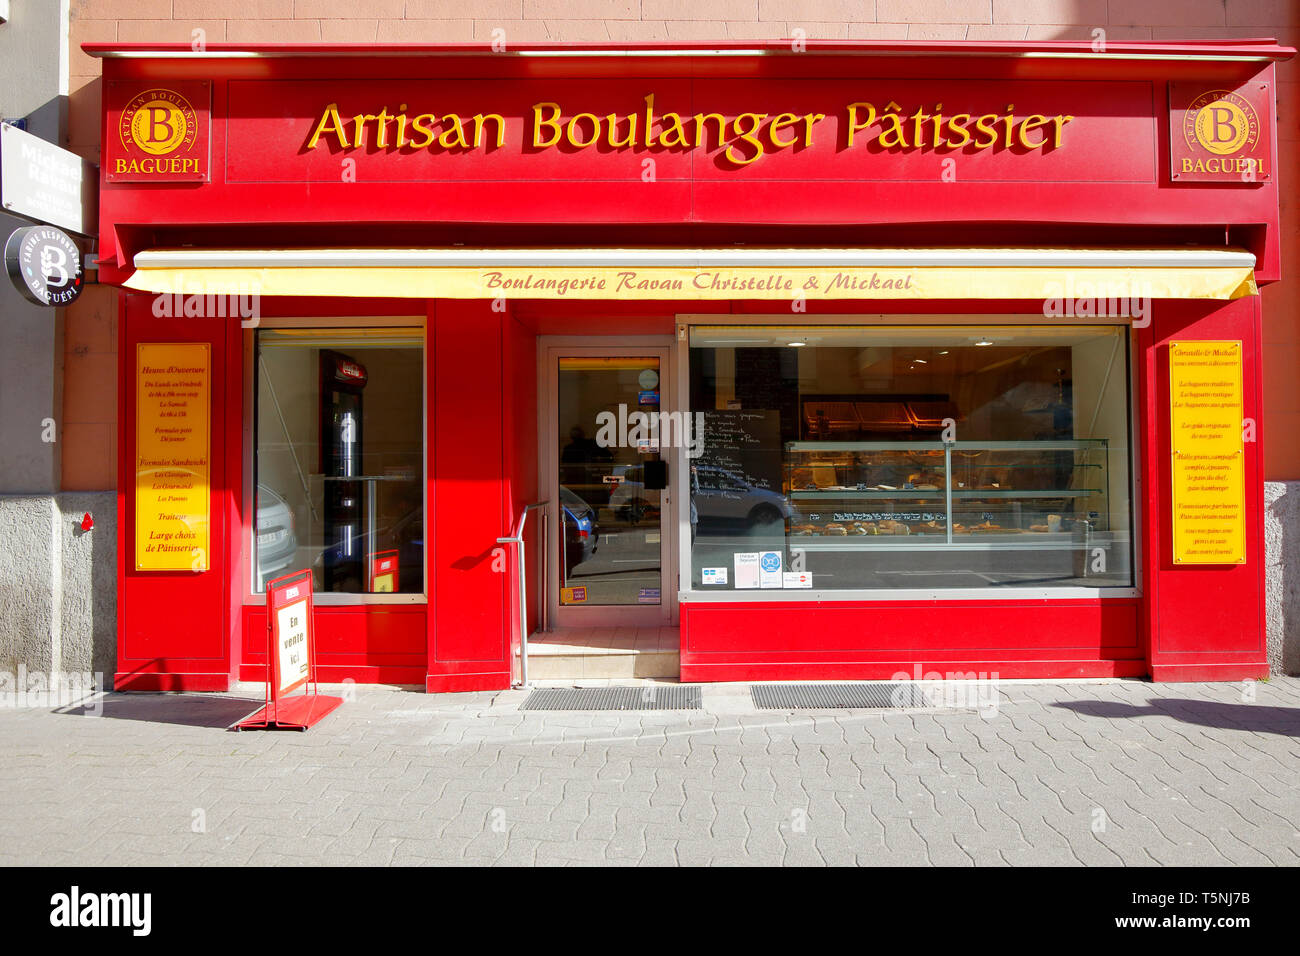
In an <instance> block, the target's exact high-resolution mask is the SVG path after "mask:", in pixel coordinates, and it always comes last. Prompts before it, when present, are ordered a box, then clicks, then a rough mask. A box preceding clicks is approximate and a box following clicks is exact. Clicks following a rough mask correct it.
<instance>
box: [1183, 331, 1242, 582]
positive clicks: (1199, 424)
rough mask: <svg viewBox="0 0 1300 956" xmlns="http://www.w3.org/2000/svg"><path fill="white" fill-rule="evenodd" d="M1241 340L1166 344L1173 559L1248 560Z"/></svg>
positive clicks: (1200, 561)
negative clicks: (1170, 447)
mask: <svg viewBox="0 0 1300 956" xmlns="http://www.w3.org/2000/svg"><path fill="white" fill-rule="evenodd" d="M1241 367H1242V361H1241V343H1240V342H1172V343H1170V345H1169V408H1170V413H1169V422H1170V440H1171V442H1172V445H1173V447H1172V449H1171V451H1172V452H1173V501H1172V506H1173V507H1172V511H1173V521H1174V561H1175V562H1176V563H1178V564H1245V563H1246V454H1245V444H1244V442H1243V436H1242V431H1243V428H1244V426H1245V422H1244V408H1243V406H1242V394H1241V392H1242V384H1241V378H1242V374H1241Z"/></svg>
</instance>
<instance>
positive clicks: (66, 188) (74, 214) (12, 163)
mask: <svg viewBox="0 0 1300 956" xmlns="http://www.w3.org/2000/svg"><path fill="white" fill-rule="evenodd" d="M98 188H99V173H98V171H97V170H96V169H95V166H94V164H93V163H90V162H87V161H86V160H84V159H82V158H81V157H80V156H78V155H77V154H76V153H74V152H71V151H70V150H66V149H63V148H62V147H59V146H55V145H54V144H53V143H47V142H46V141H45V140H43V139H41V138H40V137H39V136H33V135H32V134H31V133H29V132H27V131H26V130H23V129H19V128H18V127H16V126H10V125H9V124H8V123H0V204H3V206H4V211H5V212H7V213H11V214H12V215H15V216H23V217H25V218H27V219H34V220H36V221H37V222H44V223H49V224H50V225H52V226H58V227H59V228H60V229H67V230H68V231H70V232H76V233H80V234H81V235H83V236H89V235H93V234H94V233H95V232H96V230H97V229H98V222H97V220H98V218H99V213H98V210H97V208H96V190H97V189H98Z"/></svg>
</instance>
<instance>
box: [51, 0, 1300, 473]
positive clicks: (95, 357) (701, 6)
mask: <svg viewBox="0 0 1300 956" xmlns="http://www.w3.org/2000/svg"><path fill="white" fill-rule="evenodd" d="M71 17H72V21H71V46H72V50H71V62H70V72H71V74H72V76H71V83H70V93H71V102H70V113H69V140H70V144H69V145H70V146H71V148H72V149H75V150H77V151H78V152H80V153H82V154H83V155H85V156H87V157H89V158H91V159H94V160H96V161H97V160H98V156H99V117H100V94H101V82H100V76H99V74H100V63H99V61H98V60H96V59H94V58H93V57H89V56H86V55H85V54H84V53H82V52H81V44H82V43H86V42H90V41H110V40H112V41H118V42H123V43H135V42H141V43H142V42H185V43H193V42H195V41H198V40H201V41H205V42H217V41H231V42H255V41H279V42H327V43H343V42H352V43H358V42H360V43H372V42H404V43H420V42H422V43H433V42H466V41H482V42H484V43H489V42H491V41H492V39H493V31H494V30H497V29H500V30H504V31H505V38H506V42H507V43H511V42H514V43H523V42H529V41H539V40H549V41H570V42H595V41H604V42H610V41H612V42H616V43H621V42H632V41H655V40H660V41H663V40H674V41H677V40H704V41H707V40H719V39H731V40H753V39H781V38H786V37H790V36H793V35H795V34H794V31H795V30H796V29H801V30H803V31H804V34H805V35H806V36H807V37H809V38H811V39H898V40H902V39H909V40H1025V39H1031V40H1066V39H1093V38H1094V31H1095V30H1097V29H1101V30H1104V31H1105V35H1106V38H1107V39H1108V40H1149V39H1155V40H1167V39H1199V38H1207V37H1275V38H1277V39H1278V40H1279V41H1280V42H1282V43H1285V44H1288V45H1290V46H1300V2H1298V0H71ZM197 31H201V32H197ZM1278 80H1279V83H1278V117H1277V122H1278V135H1279V139H1280V143H1279V146H1280V153H1281V156H1280V169H1279V170H1278V175H1279V181H1280V183H1281V184H1282V186H1283V192H1282V242H1283V253H1284V257H1285V258H1284V262H1283V273H1284V275H1286V276H1287V277H1288V278H1287V279H1286V280H1284V281H1282V282H1279V283H1276V284H1274V285H1273V286H1270V287H1269V288H1268V289H1266V290H1265V292H1264V315H1265V323H1264V334H1265V345H1266V357H1265V400H1264V409H1265V421H1264V424H1263V428H1264V431H1265V433H1266V438H1265V441H1266V455H1267V458H1266V476H1267V477H1268V478H1269V479H1270V480H1273V481H1283V480H1294V479H1300V441H1297V440H1296V438H1295V436H1296V435H1297V434H1300V374H1297V370H1298V369H1300V218H1298V216H1297V201H1296V196H1297V195H1300V193H1297V190H1296V187H1295V184H1296V183H1297V179H1298V177H1300V150H1298V149H1297V140H1298V139H1300V132H1298V130H1300V124H1297V110H1296V104H1297V99H1298V94H1300V60H1292V61H1291V62H1289V63H1284V64H1282V65H1280V66H1279V68H1278ZM114 302H115V293H114V292H113V291H112V290H110V289H105V288H96V287H93V286H92V287H91V288H89V289H88V290H87V293H86V294H85V295H84V296H83V297H82V299H81V300H80V301H79V302H78V303H77V304H76V305H75V306H74V307H73V308H70V309H69V310H68V322H67V337H66V349H67V355H66V359H67V364H66V368H65V376H64V382H65V386H64V430H63V435H64V450H63V485H64V487H65V488H67V489H70V490H104V489H110V488H113V487H114V485H115V483H116V478H115V476H116V470H115V469H116V448H117V443H116V440H115V429H116V421H115V417H116V409H117V402H116V397H115V395H116V382H115V378H116V355H115V343H116V331H115V312H116V308H115V304H114Z"/></svg>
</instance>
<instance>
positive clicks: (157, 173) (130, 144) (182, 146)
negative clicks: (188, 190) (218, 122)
mask: <svg viewBox="0 0 1300 956" xmlns="http://www.w3.org/2000/svg"><path fill="white" fill-rule="evenodd" d="M211 99H212V84H211V83H210V82H209V81H207V80H193V81H180V82H173V81H167V82H166V83H165V84H164V85H159V86H154V87H149V88H144V89H142V88H141V86H140V84H139V83H111V84H109V104H110V105H109V120H110V124H109V125H110V130H111V129H113V128H116V135H113V133H112V132H110V133H109V136H108V138H107V141H106V143H105V162H104V167H105V169H104V176H105V179H107V180H108V181H109V182H124V183H130V182H135V183H142V182H146V183H147V182H207V181H208V179H209V176H210V159H209V148H208V147H209V137H210V126H211V116H210V113H211Z"/></svg>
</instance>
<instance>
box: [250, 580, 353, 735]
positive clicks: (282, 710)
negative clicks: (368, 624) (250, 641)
mask: <svg viewBox="0 0 1300 956" xmlns="http://www.w3.org/2000/svg"><path fill="white" fill-rule="evenodd" d="M313 591H314V587H313V585H312V574H311V570H310V569H305V570H302V571H294V572H292V573H290V574H286V575H284V576H282V577H279V578H276V579H275V580H274V581H270V582H268V583H267V585H266V612H267V613H266V616H267V665H266V666H267V675H266V704H265V705H264V706H263V707H262V708H261V709H260V710H258V711H257V712H256V713H254V714H253V715H252V716H250V717H247V718H245V719H244V720H241V721H239V723H237V724H236V725H235V729H237V730H254V729H259V730H260V729H265V728H268V727H288V728H294V729H297V730H306V729H307V728H308V727H310V726H312V725H313V724H315V723H317V722H318V721H319V720H320V719H321V718H323V717H324V716H325V715H326V714H328V713H330V712H331V711H332V710H334V709H335V708H336V707H338V706H339V705H340V704H342V703H343V700H342V698H340V697H330V696H327V695H325V694H320V693H314V692H312V691H311V690H307V691H304V692H303V693H301V694H292V696H290V695H291V692H292V691H295V690H297V689H298V688H300V687H306V686H307V685H308V684H314V683H315V680H316V658H315V654H316V642H315V617H314V610H315V608H314V605H313V601H312V594H313Z"/></svg>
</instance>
